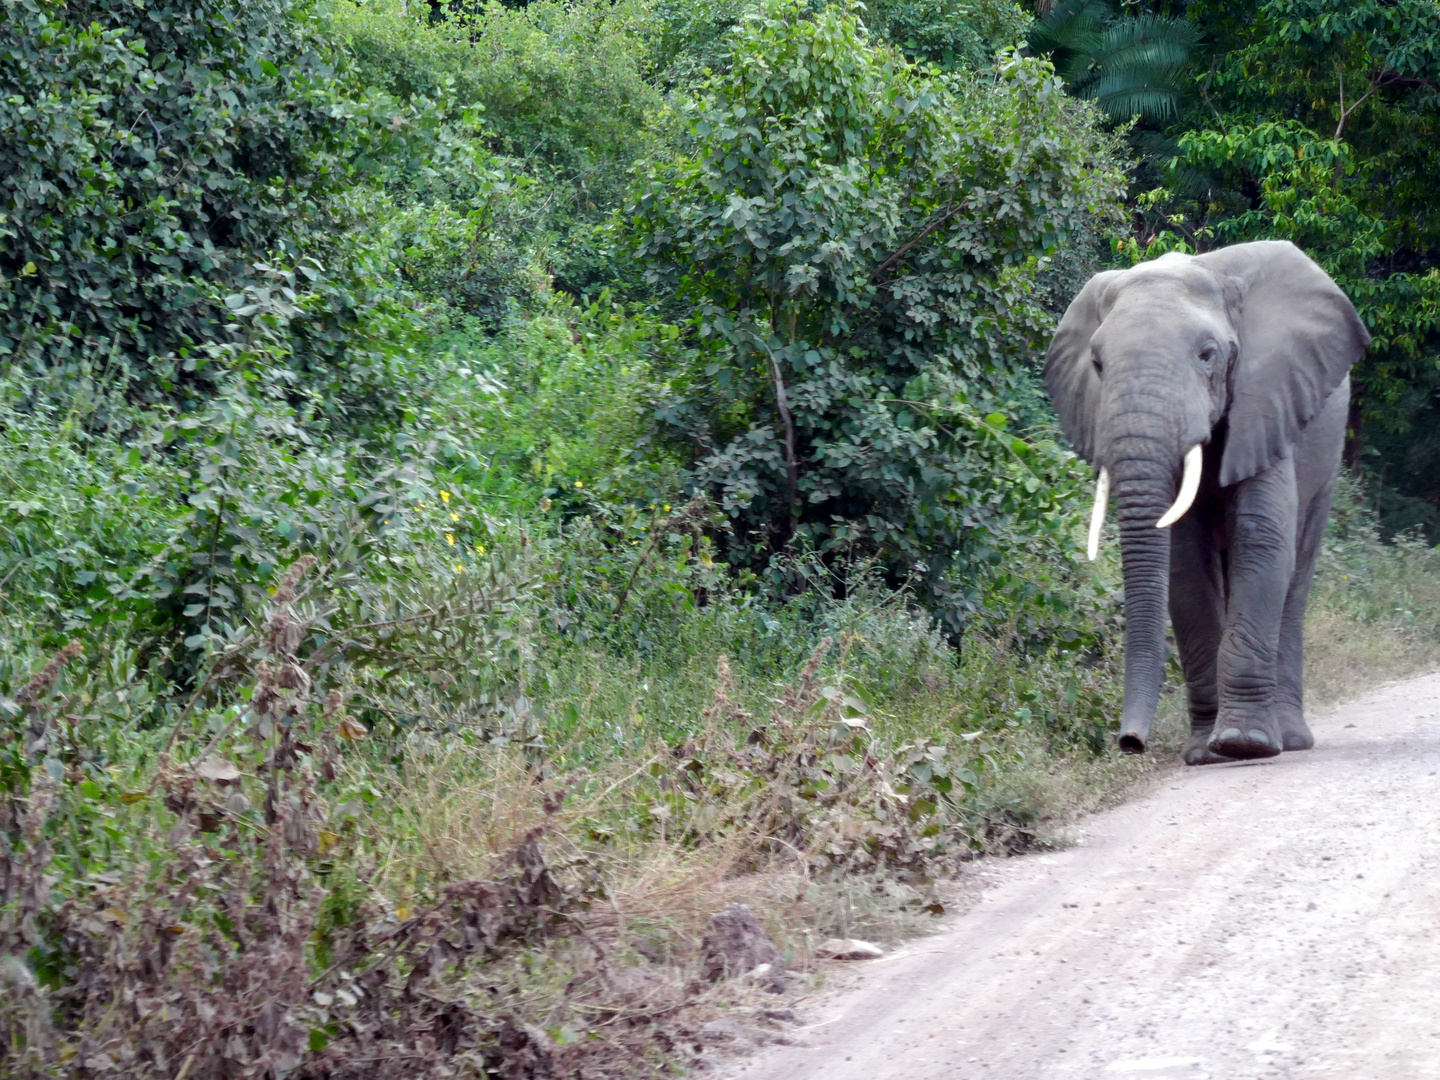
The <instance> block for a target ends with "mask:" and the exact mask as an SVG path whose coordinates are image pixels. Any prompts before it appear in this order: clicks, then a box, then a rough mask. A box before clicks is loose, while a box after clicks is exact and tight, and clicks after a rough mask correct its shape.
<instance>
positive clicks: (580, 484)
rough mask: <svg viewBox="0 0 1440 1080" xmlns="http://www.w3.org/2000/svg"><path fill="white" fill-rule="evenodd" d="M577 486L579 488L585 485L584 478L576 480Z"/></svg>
mask: <svg viewBox="0 0 1440 1080" xmlns="http://www.w3.org/2000/svg"><path fill="white" fill-rule="evenodd" d="M575 486H576V487H577V488H582V487H584V486H585V482H584V481H583V480H576V481H575Z"/></svg>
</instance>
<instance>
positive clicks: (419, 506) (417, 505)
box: [415, 503, 425, 510]
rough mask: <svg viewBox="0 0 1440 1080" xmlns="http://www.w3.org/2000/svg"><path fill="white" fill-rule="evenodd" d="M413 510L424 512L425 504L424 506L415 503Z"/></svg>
mask: <svg viewBox="0 0 1440 1080" xmlns="http://www.w3.org/2000/svg"><path fill="white" fill-rule="evenodd" d="M415 509H416V510H424V509H425V504H424V503H416V504H415Z"/></svg>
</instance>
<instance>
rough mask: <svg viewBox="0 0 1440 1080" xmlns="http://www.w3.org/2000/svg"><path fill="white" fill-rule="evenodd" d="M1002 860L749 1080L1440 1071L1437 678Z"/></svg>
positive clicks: (1212, 1077)
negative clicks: (1054, 848) (1296, 749)
mask: <svg viewBox="0 0 1440 1080" xmlns="http://www.w3.org/2000/svg"><path fill="white" fill-rule="evenodd" d="M1312 726H1313V727H1314V729H1315V733H1316V738H1317V748H1316V749H1315V750H1313V751H1310V752H1307V753H1290V754H1284V755H1282V756H1281V757H1279V758H1276V759H1273V760H1270V761H1266V762H1257V763H1236V764H1233V765H1211V766H1205V767H1202V768H1193V769H1185V770H1183V771H1179V772H1177V773H1175V774H1174V775H1173V776H1171V777H1169V778H1167V779H1166V780H1164V782H1163V783H1162V784H1161V786H1160V788H1159V790H1157V791H1156V792H1155V793H1153V794H1151V795H1149V796H1147V797H1146V798H1144V799H1141V800H1139V801H1136V802H1133V803H1130V804H1128V805H1126V806H1122V807H1120V808H1118V809H1116V810H1112V811H1109V812H1107V813H1104V814H1100V815H1096V816H1095V817H1092V818H1090V819H1088V820H1087V821H1085V822H1084V823H1082V825H1081V827H1080V828H1079V829H1078V830H1077V831H1076V836H1077V843H1076V845H1075V846H1074V847H1071V848H1069V849H1067V850H1065V851H1061V852H1055V853H1050V854H1044V855H1038V856H1033V857H1030V858H1026V859H1017V860H1014V861H1013V862H1009V863H999V864H996V863H991V864H988V865H984V866H982V867H981V869H980V870H979V871H978V872H979V873H981V874H984V875H987V876H988V877H989V878H991V879H992V881H993V883H992V884H991V885H990V886H989V887H988V888H987V889H986V890H985V891H984V892H983V893H982V894H981V896H980V898H979V899H978V900H977V902H976V903H975V904H974V905H973V906H972V907H971V908H970V909H969V910H967V911H965V912H964V913H962V914H960V915H958V916H956V917H955V918H953V919H952V920H950V922H949V923H948V925H947V926H946V928H945V929H943V930H942V931H941V932H939V933H937V934H935V935H932V936H930V937H925V938H921V939H917V940H916V941H914V942H911V943H910V944H909V945H908V946H906V947H905V948H903V949H901V950H899V951H897V952H896V953H895V954H893V955H890V956H887V957H884V958H882V959H880V960H876V961H872V962H870V963H868V964H866V965H864V970H863V971H862V972H860V973H859V978H858V980H857V984H856V985H855V986H853V987H852V988H850V989H848V990H845V991H843V992H841V993H838V994H836V995H834V996H833V997H830V998H828V999H822V1000H821V1001H820V1002H819V1003H818V1004H816V1005H814V1006H812V1007H811V1009H810V1014H809V1016H808V1017H807V1020H806V1022H805V1024H804V1026H803V1027H802V1028H801V1029H800V1030H799V1031H797V1032H796V1033H795V1037H794V1042H795V1045H790V1046H773V1047H770V1048H769V1049H767V1050H764V1051H762V1052H761V1053H759V1054H757V1055H755V1056H754V1057H751V1058H749V1059H748V1060H745V1061H740V1062H736V1063H735V1064H734V1065H733V1066H731V1068H730V1070H729V1071H730V1074H731V1075H732V1076H734V1077H737V1078H742V1080H770V1078H773V1080H910V1078H913V1080H936V1078H941V1077H943V1078H951V1077H963V1078H970V1077H989V1078H996V1080H1031V1078H1035V1080H1042V1078H1043V1080H1088V1078H1092V1077H1093V1078H1095V1080H1111V1078H1124V1077H1134V1078H1167V1080H1169V1078H1174V1080H1251V1078H1296V1080H1300V1078H1305V1080H1311V1078H1323V1080H1330V1078H1334V1080H1340V1078H1345V1080H1368V1078H1371V1077H1373V1078H1376V1080H1380V1078H1384V1080H1411V1078H1416V1080H1420V1078H1426V1080H1428V1078H1432V1077H1433V1078H1437V1080H1440V775H1437V773H1440V675H1433V676H1427V677H1424V678H1421V679H1415V680H1412V681H1409V682H1405V683H1401V684H1398V685H1396V686H1392V687H1388V688H1386V689H1384V690H1380V691H1376V692H1374V693H1372V694H1370V695H1369V696H1367V697H1365V698H1363V699H1361V700H1360V701H1357V702H1354V703H1352V704H1350V705H1347V706H1344V707H1342V708H1340V709H1337V710H1335V711H1333V712H1330V713H1328V714H1326V715H1323V716H1320V717H1317V718H1316V719H1315V720H1314V722H1313V725H1312Z"/></svg>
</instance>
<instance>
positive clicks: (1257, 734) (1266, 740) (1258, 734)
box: [1250, 728, 1270, 746]
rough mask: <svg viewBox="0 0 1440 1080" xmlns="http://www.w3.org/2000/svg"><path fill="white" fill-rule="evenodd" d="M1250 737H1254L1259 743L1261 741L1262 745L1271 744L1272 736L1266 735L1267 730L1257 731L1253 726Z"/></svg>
mask: <svg viewBox="0 0 1440 1080" xmlns="http://www.w3.org/2000/svg"><path fill="white" fill-rule="evenodd" d="M1250 738H1252V739H1253V740H1255V741H1256V742H1257V743H1259V744H1260V745H1261V746H1269V745H1270V736H1269V735H1266V734H1265V732H1263V731H1256V730H1254V729H1253V728H1252V729H1251V731H1250Z"/></svg>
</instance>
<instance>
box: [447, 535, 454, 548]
mask: <svg viewBox="0 0 1440 1080" xmlns="http://www.w3.org/2000/svg"><path fill="white" fill-rule="evenodd" d="M445 542H446V543H447V544H449V545H450V546H451V547H454V546H455V534H454V533H446V534H445Z"/></svg>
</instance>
